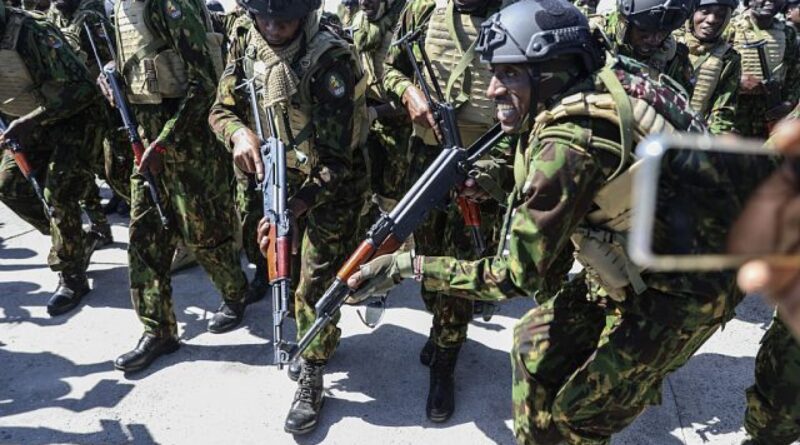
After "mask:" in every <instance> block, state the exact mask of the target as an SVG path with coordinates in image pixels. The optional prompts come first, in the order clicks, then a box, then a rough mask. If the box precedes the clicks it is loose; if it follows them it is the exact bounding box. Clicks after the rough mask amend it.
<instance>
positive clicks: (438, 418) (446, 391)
mask: <svg viewBox="0 0 800 445" xmlns="http://www.w3.org/2000/svg"><path fill="white" fill-rule="evenodd" d="M460 349H461V346H457V347H455V348H441V347H439V346H435V347H434V352H433V361H432V362H431V380H430V388H429V389H428V403H427V405H426V406H425V414H427V416H428V419H429V420H430V421H431V422H435V423H442V422H446V421H447V419H449V418H450V416H452V415H453V411H455V408H456V401H455V378H454V373H455V369H456V361H457V360H458V351H459V350H460Z"/></svg>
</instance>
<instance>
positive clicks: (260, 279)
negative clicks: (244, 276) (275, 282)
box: [244, 261, 270, 304]
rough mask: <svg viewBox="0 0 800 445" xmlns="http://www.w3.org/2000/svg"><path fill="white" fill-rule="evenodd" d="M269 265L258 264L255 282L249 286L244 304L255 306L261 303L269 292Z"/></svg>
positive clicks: (262, 262)
mask: <svg viewBox="0 0 800 445" xmlns="http://www.w3.org/2000/svg"><path fill="white" fill-rule="evenodd" d="M266 269H267V265H266V262H264V261H259V262H258V263H257V264H256V274H255V275H254V276H253V281H251V282H250V284H248V285H247V293H246V294H245V296H244V304H253V303H255V302H257V301H261V300H263V299H264V297H265V296H266V295H267V293H268V292H269V289H270V286H269V279H268V278H267V270H266Z"/></svg>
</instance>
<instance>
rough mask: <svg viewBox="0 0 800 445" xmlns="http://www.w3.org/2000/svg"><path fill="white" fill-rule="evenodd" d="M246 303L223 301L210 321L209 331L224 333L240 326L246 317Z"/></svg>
mask: <svg viewBox="0 0 800 445" xmlns="http://www.w3.org/2000/svg"><path fill="white" fill-rule="evenodd" d="M244 307H245V304H244V303H227V302H223V303H222V305H221V306H220V307H219V309H218V310H217V312H216V313H215V314H214V315H212V316H211V320H209V321H208V332H211V333H212V334H222V333H223V332H228V331H230V330H231V329H233V328H235V327H236V326H239V324H240V323H241V322H242V318H244Z"/></svg>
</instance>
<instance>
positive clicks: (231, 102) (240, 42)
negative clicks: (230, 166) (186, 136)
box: [208, 37, 249, 151]
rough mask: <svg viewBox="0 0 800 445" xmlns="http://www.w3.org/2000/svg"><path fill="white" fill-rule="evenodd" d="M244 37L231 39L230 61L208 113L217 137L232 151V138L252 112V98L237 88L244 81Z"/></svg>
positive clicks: (210, 123) (244, 124)
mask: <svg viewBox="0 0 800 445" xmlns="http://www.w3.org/2000/svg"><path fill="white" fill-rule="evenodd" d="M243 47H244V38H243V37H237V38H234V39H233V40H232V41H231V46H230V48H229V50H228V61H227V65H226V66H225V71H223V73H222V77H221V78H220V80H219V85H218V86H217V96H216V99H215V101H214V105H212V106H211V111H210V113H209V115H208V123H209V125H210V126H211V129H212V130H213V131H214V134H216V135H217V138H218V139H219V140H220V141H221V142H222V143H223V144H224V145H225V147H226V148H227V149H228V150H230V151H232V150H233V142H232V141H231V137H232V136H233V133H235V132H236V131H237V130H239V129H242V128H244V127H245V126H246V123H245V122H246V121H247V120H246V119H243V116H247V113H248V110H249V108H248V105H249V104H248V101H249V99H248V97H246V96H245V94H244V90H238V91H237V90H236V86H237V85H241V84H242V83H243V82H244V70H243V68H242V65H241V60H242V56H243Z"/></svg>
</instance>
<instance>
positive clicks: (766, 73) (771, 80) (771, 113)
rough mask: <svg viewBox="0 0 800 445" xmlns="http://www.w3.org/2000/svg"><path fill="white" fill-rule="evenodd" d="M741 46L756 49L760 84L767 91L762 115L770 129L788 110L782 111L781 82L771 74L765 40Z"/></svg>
mask: <svg viewBox="0 0 800 445" xmlns="http://www.w3.org/2000/svg"><path fill="white" fill-rule="evenodd" d="M743 48H744V49H753V48H755V50H756V51H758V64H759V65H760V67H761V78H762V80H761V84H762V85H764V89H765V90H766V91H767V95H766V102H767V113H766V115H765V116H764V117H765V120H766V122H767V126H769V127H770V130H771V127H772V126H773V125H774V124H775V123H776V122H777V121H779V120H781V119H782V118H783V117H784V116H785V115H786V113H788V112H789V110H788V109H786V110H785V111H784V108H786V107H783V98H782V96H781V83H780V82H778V81H777V80H776V79H775V77H774V76H773V75H772V70H771V69H770V68H769V59H768V58H767V41H766V40H759V41H757V42H753V43H746V44H745V45H744V46H743Z"/></svg>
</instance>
